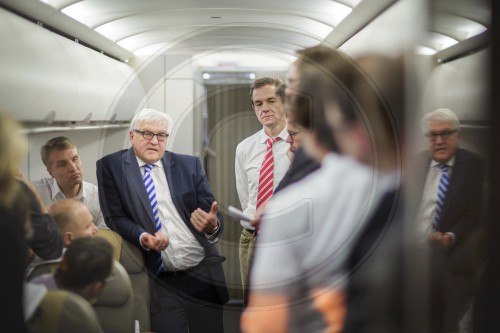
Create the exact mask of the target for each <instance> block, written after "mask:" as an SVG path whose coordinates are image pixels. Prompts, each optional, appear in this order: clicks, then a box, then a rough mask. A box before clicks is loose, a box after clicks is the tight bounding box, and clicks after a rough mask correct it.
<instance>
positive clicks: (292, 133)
mask: <svg viewBox="0 0 500 333" xmlns="http://www.w3.org/2000/svg"><path fill="white" fill-rule="evenodd" d="M287 132H288V135H289V136H290V137H291V138H292V140H294V139H295V136H296V135H297V134H299V133H300V132H302V131H295V132H292V131H287Z"/></svg>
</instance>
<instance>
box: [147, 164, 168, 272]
mask: <svg viewBox="0 0 500 333" xmlns="http://www.w3.org/2000/svg"><path fill="white" fill-rule="evenodd" d="M154 166H155V165H154V164H144V177H143V179H144V185H145V186H146V192H148V197H149V203H150V204H151V208H152V209H153V216H154V218H155V228H156V231H160V230H161V223H160V215H159V214H158V201H157V200H156V190H155V183H154V182H153V178H152V177H151V170H153V168H154ZM161 272H163V260H162V258H161V253H160V255H159V257H158V268H157V270H156V275H159V274H160V273H161Z"/></svg>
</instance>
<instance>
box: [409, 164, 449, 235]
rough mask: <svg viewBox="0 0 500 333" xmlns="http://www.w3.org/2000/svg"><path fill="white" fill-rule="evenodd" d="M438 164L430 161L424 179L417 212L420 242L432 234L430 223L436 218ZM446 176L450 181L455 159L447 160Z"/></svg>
mask: <svg viewBox="0 0 500 333" xmlns="http://www.w3.org/2000/svg"><path fill="white" fill-rule="evenodd" d="M439 164H441V163H439V162H436V161H434V160H431V163H430V164H429V170H428V171H427V178H426V179H425V185H424V190H423V193H422V201H421V202H420V207H419V210H418V215H417V216H418V220H417V221H418V222H417V227H418V235H419V237H422V240H426V239H428V238H429V236H430V235H431V233H432V222H433V221H434V218H435V216H436V205H437V196H438V187H439V180H440V179H441V174H442V171H441V170H440V169H439ZM446 164H447V165H448V175H449V176H450V179H451V173H452V170H453V165H454V164H455V157H453V158H452V159H451V160H449V161H448V162H447V163H446Z"/></svg>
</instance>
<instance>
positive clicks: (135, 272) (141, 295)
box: [97, 229, 151, 332]
mask: <svg viewBox="0 0 500 333" xmlns="http://www.w3.org/2000/svg"><path fill="white" fill-rule="evenodd" d="M97 236H98V237H104V238H105V239H106V240H108V241H109V242H110V243H111V245H112V246H113V249H114V259H115V260H117V261H118V262H119V263H120V264H121V265H122V266H123V267H124V268H125V270H126V271H127V273H128V275H129V278H130V282H131V284H132V291H133V294H134V308H135V310H134V318H135V319H136V320H138V321H139V326H140V330H141V332H147V331H149V330H150V326H151V324H150V315H149V278H148V272H147V268H146V265H145V261H144V256H143V254H142V252H141V251H140V250H139V249H138V248H137V247H136V246H135V245H133V244H131V243H130V242H128V241H127V240H124V239H123V238H122V237H121V236H120V235H119V234H118V233H116V232H115V231H113V230H111V229H99V230H98V232H97Z"/></svg>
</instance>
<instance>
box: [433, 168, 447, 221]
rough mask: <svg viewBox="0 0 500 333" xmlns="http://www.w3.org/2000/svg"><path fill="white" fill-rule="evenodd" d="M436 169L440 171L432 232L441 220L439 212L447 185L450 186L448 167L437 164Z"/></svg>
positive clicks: (441, 208)
mask: <svg viewBox="0 0 500 333" xmlns="http://www.w3.org/2000/svg"><path fill="white" fill-rule="evenodd" d="M438 167H439V169H440V170H441V178H440V179H439V187H438V196H437V205H436V214H435V216H434V222H433V223H432V228H433V229H434V230H437V228H438V226H439V222H440V221H439V219H440V218H441V212H442V210H443V203H444V198H445V197H446V191H447V190H448V185H449V184H450V176H449V174H448V165H446V164H439V165H438Z"/></svg>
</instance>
